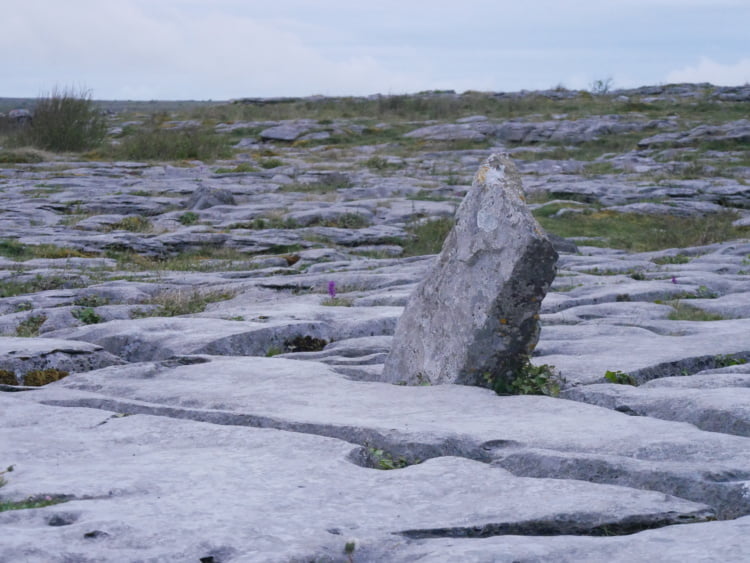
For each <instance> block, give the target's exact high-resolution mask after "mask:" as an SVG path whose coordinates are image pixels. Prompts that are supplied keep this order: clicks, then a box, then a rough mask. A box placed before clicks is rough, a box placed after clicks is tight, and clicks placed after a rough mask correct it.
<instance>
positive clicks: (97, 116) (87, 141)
mask: <svg viewBox="0 0 750 563" xmlns="http://www.w3.org/2000/svg"><path fill="white" fill-rule="evenodd" d="M106 132H107V123H106V121H105V118H104V116H103V115H102V114H101V112H100V111H99V109H98V108H97V107H96V106H95V105H94V102H93V101H92V100H91V93H90V91H88V90H81V91H75V90H73V89H63V90H58V89H54V90H52V92H51V93H50V94H48V95H46V96H43V97H40V98H39V99H37V101H36V107H35V109H34V123H33V126H31V127H26V128H24V129H22V130H21V131H19V132H18V139H17V141H16V143H17V144H30V145H33V146H35V147H39V148H41V149H46V150H51V151H55V152H64V151H82V150H86V149H90V148H93V147H95V146H97V145H99V144H100V143H101V142H102V140H103V139H104V135H105V134H106ZM23 141H27V143H24V142H23Z"/></svg>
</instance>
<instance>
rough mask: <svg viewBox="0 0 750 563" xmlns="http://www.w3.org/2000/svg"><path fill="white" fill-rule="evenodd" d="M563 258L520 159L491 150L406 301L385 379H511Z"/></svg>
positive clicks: (535, 334)
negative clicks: (525, 183) (536, 211)
mask: <svg viewBox="0 0 750 563" xmlns="http://www.w3.org/2000/svg"><path fill="white" fill-rule="evenodd" d="M556 261H557V252H555V250H554V248H553V247H552V244H551V243H550V242H549V240H548V239H547V237H546V236H545V234H544V232H543V231H542V229H541V228H540V227H539V224H538V223H537V221H536V219H534V217H533V216H532V215H531V212H530V211H529V209H528V207H527V206H526V203H525V199H524V195H523V188H522V186H521V178H520V175H519V173H518V170H517V168H516V166H515V165H514V164H513V162H512V161H511V160H510V159H509V158H508V157H507V155H493V156H491V157H490V158H489V159H487V161H486V162H485V163H484V164H483V165H482V166H481V167H480V168H479V170H478V171H477V173H476V176H475V177H474V183H473V186H472V188H471V190H470V191H469V193H468V194H467V195H466V198H465V199H464V201H463V202H462V204H461V206H460V207H459V209H458V212H457V213H456V225H455V227H454V228H453V230H452V231H451V232H450V234H449V235H448V238H447V239H446V241H445V243H444V245H443V250H442V252H441V253H440V256H439V258H438V260H437V263H436V264H435V266H434V267H433V269H432V270H431V271H430V272H429V273H428V275H427V276H426V278H425V279H424V280H423V281H422V282H421V283H420V284H419V286H418V287H417V289H416V291H415V293H414V294H413V295H412V296H411V298H410V299H409V302H408V303H407V306H406V310H405V311H404V314H403V315H402V317H401V319H400V320H399V323H398V326H397V328H396V334H395V337H394V340H393V342H394V344H393V347H392V349H391V352H390V355H389V356H388V359H387V360H386V363H385V369H384V371H383V380H385V381H390V382H394V383H397V382H406V383H407V384H419V383H432V384H437V383H461V384H467V385H481V386H485V387H496V388H497V387H503V385H502V384H503V383H508V382H510V381H511V380H512V379H513V377H514V373H515V372H516V370H517V369H518V367H519V366H520V365H521V364H522V363H523V361H524V359H525V357H526V356H528V355H529V354H530V353H531V351H532V350H533V349H534V346H536V343H537V340H538V338H539V321H538V319H539V309H540V306H541V302H542V299H543V298H544V295H545V293H546V291H547V289H548V288H549V286H550V284H551V283H552V280H553V278H554V276H555V263H556Z"/></svg>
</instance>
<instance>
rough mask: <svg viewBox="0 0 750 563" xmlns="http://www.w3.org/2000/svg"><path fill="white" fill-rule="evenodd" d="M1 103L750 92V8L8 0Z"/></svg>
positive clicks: (481, 0)
mask: <svg viewBox="0 0 750 563" xmlns="http://www.w3.org/2000/svg"><path fill="white" fill-rule="evenodd" d="M1 12H2V13H1V14H0V24H1V29H0V54H2V70H1V71H0V97H35V96H38V95H40V94H43V93H45V92H48V91H50V90H51V89H52V88H53V87H55V86H58V87H76V88H87V89H90V90H91V92H92V94H93V96H94V97H95V98H98V99H146V100H148V99H213V100H222V99H229V98H237V97H248V96H306V95H312V94H326V95H347V94H352V95H367V94H374V93H384V94H389V93H390V94H398V93H407V92H416V91H420V90H430V89H453V90H456V91H458V92H462V91H465V90H492V91H515V90H521V89H544V88H552V87H555V86H559V85H562V86H565V87H567V88H585V89H588V88H589V87H590V86H591V84H592V82H593V81H595V80H606V79H608V78H611V79H612V81H613V83H614V86H615V87H623V88H626V87H634V86H642V85H647V84H663V83H669V82H711V83H714V84H719V85H737V84H745V83H747V82H750V0H572V1H568V0H367V1H366V2H358V1H356V0H3V2H2V10H1Z"/></svg>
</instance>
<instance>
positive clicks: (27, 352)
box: [0, 337, 124, 385]
mask: <svg viewBox="0 0 750 563" xmlns="http://www.w3.org/2000/svg"><path fill="white" fill-rule="evenodd" d="M122 363H124V362H123V361H122V359H121V358H120V357H118V356H115V355H113V354H109V353H108V352H106V351H105V350H104V349H103V348H101V347H99V346H96V345H93V344H88V343H85V342H76V341H75V340H60V339H51V338H50V339H46V338H45V339H41V338H39V339H36V338H12V337H0V370H7V371H10V372H13V373H14V374H15V376H16V379H17V380H18V383H19V384H20V385H23V383H24V377H25V375H26V374H27V373H28V372H30V371H36V370H45V369H57V370H61V371H66V372H78V371H89V370H93V369H99V368H102V367H106V366H112V365H118V364H122Z"/></svg>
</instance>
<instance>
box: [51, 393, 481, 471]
mask: <svg viewBox="0 0 750 563" xmlns="http://www.w3.org/2000/svg"><path fill="white" fill-rule="evenodd" d="M39 402H40V404H43V405H50V406H56V407H87V408H94V409H100V410H105V411H109V412H115V413H118V414H124V415H132V414H146V415H152V416H163V417H166V418H176V419H181V420H193V421H196V422H207V423H210V424H218V425H222V426H248V427H252V428H273V429H276V430H285V431H288V432H298V433H300V434H312V435H315V436H325V437H328V438H337V439H339V440H343V441H345V442H349V443H351V444H355V445H358V446H362V447H363V448H370V447H374V448H379V449H382V450H384V451H387V452H389V453H390V454H392V455H394V456H397V457H403V458H405V459H407V460H411V461H412V462H414V463H416V462H417V460H418V461H420V462H421V461H425V460H428V459H432V458H435V457H442V456H456V457H464V458H467V459H471V460H474V461H481V462H485V463H488V462H490V461H491V457H490V455H489V451H490V450H489V449H488V448H483V447H482V446H481V445H477V446H474V445H473V444H468V445H467V443H466V442H464V441H462V440H459V439H452V438H444V439H441V440H438V441H436V442H435V443H432V444H429V443H420V442H416V441H414V440H411V439H409V437H408V435H407V436H404V437H403V439H401V437H400V436H399V433H398V432H397V431H393V432H392V434H390V435H387V434H384V433H382V432H379V431H377V430H372V429H369V428H357V427H354V426H337V425H327V424H313V423H300V422H292V421H289V420H283V419H277V418H272V417H267V416H256V415H251V414H244V413H233V412H227V411H217V410H213V411H211V410H198V409H189V408H180V407H168V406H163V405H153V404H147V403H136V402H130V401H120V400H116V399H85V398H82V399H72V400H66V399H45V400H42V401H39ZM349 459H350V461H351V462H352V463H354V464H356V465H360V466H362V467H369V464H368V463H367V462H365V461H363V460H362V456H361V454H360V453H358V452H354V453H352V454H351V455H350V458H349Z"/></svg>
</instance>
